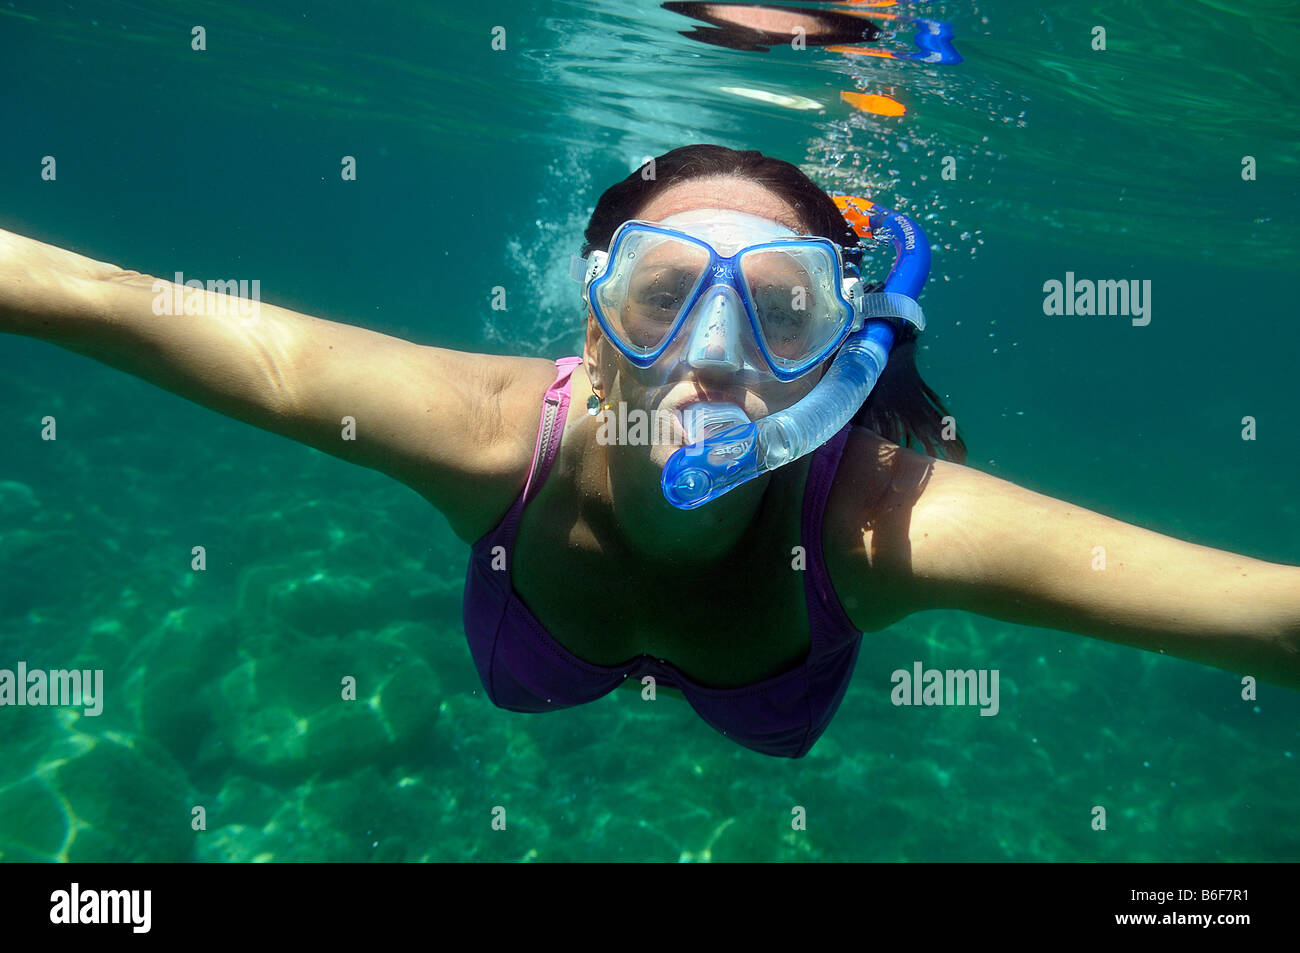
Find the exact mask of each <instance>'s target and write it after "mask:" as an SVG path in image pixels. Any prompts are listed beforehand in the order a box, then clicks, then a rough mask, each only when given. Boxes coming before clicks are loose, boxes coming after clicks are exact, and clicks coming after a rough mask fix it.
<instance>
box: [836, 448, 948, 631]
mask: <svg viewBox="0 0 1300 953" xmlns="http://www.w3.org/2000/svg"><path fill="white" fill-rule="evenodd" d="M938 463H939V461H937V460H936V459H935V458H934V457H930V456H927V455H925V454H923V453H918V452H916V451H915V450H910V449H908V448H906V447H900V446H899V445H898V444H896V443H894V442H893V441H892V440H886V439H885V438H884V437H881V436H880V435H879V434H877V433H876V432H875V431H873V430H869V429H868V428H866V427H859V426H856V425H854V426H853V427H852V428H851V429H850V431H849V436H848V439H847V440H846V442H845V444H844V452H843V454H842V455H841V457H840V463H839V466H838V468H837V469H836V471H835V479H834V481H833V482H832V483H831V489H830V494H829V496H828V497H827V500H826V510H825V513H824V515H823V517H822V548H823V552H824V554H825V559H826V567H827V571H828V572H829V573H830V577H831V583H832V585H834V587H835V591H836V593H837V594H838V595H839V597H840V602H841V603H842V604H843V606H844V609H845V611H846V612H847V613H848V615H849V618H850V619H851V620H852V621H853V624H854V625H855V626H856V627H857V628H858V629H860V630H862V631H864V632H872V631H876V630H878V629H881V628H884V627H885V626H887V625H890V624H892V623H893V622H895V621H897V620H898V619H899V618H900V617H901V615H903V614H905V613H903V612H902V611H901V607H902V602H901V600H899V599H896V598H894V595H895V594H894V593H893V592H892V587H891V586H889V585H885V584H884V573H882V572H881V571H880V570H881V567H880V566H879V565H878V563H879V559H878V557H879V553H878V552H877V551H876V549H877V547H876V545H875V544H876V542H877V536H878V534H880V533H882V531H883V533H885V534H891V533H892V532H893V531H894V530H896V529H897V528H898V525H899V524H902V525H905V524H906V521H907V514H908V512H909V510H910V509H911V507H912V506H913V505H914V504H915V503H916V501H917V500H918V499H919V498H920V496H921V494H922V493H923V492H924V489H925V485H926V483H927V482H928V479H929V474H930V473H931V472H932V471H933V468H934V466H935V465H936V464H938ZM873 580H880V583H881V584H879V585H877V584H873Z"/></svg>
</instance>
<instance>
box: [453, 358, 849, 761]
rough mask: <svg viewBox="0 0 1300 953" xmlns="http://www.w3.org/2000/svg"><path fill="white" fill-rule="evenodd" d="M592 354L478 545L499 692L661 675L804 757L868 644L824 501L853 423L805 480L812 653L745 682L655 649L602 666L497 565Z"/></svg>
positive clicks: (479, 650) (481, 620) (754, 733)
mask: <svg viewBox="0 0 1300 953" xmlns="http://www.w3.org/2000/svg"><path fill="white" fill-rule="evenodd" d="M581 363H582V358H580V357H567V358H561V359H560V360H558V361H556V362H555V364H556V367H557V368H558V369H559V373H558V374H557V376H556V378H555V383H554V384H552V385H551V388H550V389H549V390H548V391H547V392H546V398H545V401H544V403H543V405H542V406H543V412H542V421H541V424H540V425H539V427H538V433H537V449H536V451H535V452H534V455H533V461H534V462H533V470H532V472H530V473H529V474H528V482H527V483H526V484H525V486H524V490H523V492H522V493H520V494H519V496H518V498H517V499H516V500H515V502H514V504H513V505H512V506H511V507H510V509H509V511H508V512H507V513H506V515H505V518H504V519H502V521H501V523H500V525H498V526H497V527H496V529H494V530H492V531H491V532H489V533H488V534H487V535H485V536H484V537H483V538H482V539H480V540H479V541H478V542H477V543H475V544H474V546H473V549H472V551H471V554H470V561H469V572H468V574H467V576H466V579H465V602H464V608H463V616H464V622H465V635H466V637H467V638H468V639H469V648H470V653H471V654H472V655H473V656H474V664H475V666H476V667H477V668H478V673H479V678H480V679H482V681H483V687H484V688H485V689H486V690H487V695H488V698H490V699H491V700H492V702H493V703H494V704H495V705H497V706H498V707H500V708H505V709H508V710H509V711H520V712H542V711H555V710H556V709H560V708H569V707H572V706H574V705H583V704H586V703H587V702H590V701H595V700H596V699H597V698H601V697H602V696H604V695H607V694H609V693H610V692H611V691H613V690H614V689H615V688H617V687H618V686H619V685H621V684H623V681H624V680H625V679H627V678H637V679H639V678H640V677H641V676H644V675H653V676H654V678H655V680H656V682H658V683H659V684H660V685H666V686H669V687H671V688H677V689H680V690H681V692H682V694H683V695H684V696H685V697H686V700H687V701H688V702H690V704H691V707H692V708H694V709H695V712H696V714H698V715H699V716H700V717H701V718H703V719H704V720H705V721H706V722H708V723H709V724H710V725H712V726H713V727H714V728H716V729H717V730H718V731H720V732H722V733H723V734H724V735H726V736H727V737H728V738H730V739H731V740H732V741H736V742H738V743H740V744H742V745H744V746H745V747H746V748H752V749H753V750H754V751H758V752H761V753H762V754H770V755H776V756H778V757H786V758H799V757H802V756H803V755H805V754H807V753H808V750H809V749H810V748H811V747H812V746H813V743H814V742H815V741H816V740H817V739H818V737H820V736H821V733H822V732H823V731H825V730H826V726H827V725H828V724H830V720H831V717H832V716H833V715H834V714H835V710H836V709H837V708H838V707H839V704H840V700H841V699H842V698H843V697H844V691H845V689H846V688H847V687H848V684H849V677H850V676H851V675H852V674H853V666H854V663H855V662H856V661H857V658H858V648H859V647H860V645H861V644H862V633H860V632H859V631H858V630H857V629H855V628H854V627H853V623H852V622H851V621H850V620H849V618H848V616H847V615H846V614H845V612H844V609H843V607H842V606H841V605H840V603H839V599H838V598H837V597H836V595H835V590H834V588H833V587H832V586H831V580H830V576H829V574H828V573H827V571H826V564H825V562H824V561H823V559H822V547H821V525H822V511H823V510H824V509H825V507H826V497H827V495H828V494H829V492H830V486H831V480H832V479H833V478H834V476H835V469H836V467H838V466H839V462H840V455H841V454H842V453H843V451H844V443H845V441H846V440H847V439H848V434H849V427H848V426H845V427H844V429H843V430H841V431H840V432H839V433H837V434H836V435H835V436H834V437H832V438H831V439H830V440H829V441H827V442H826V443H825V444H824V445H823V446H821V447H819V448H818V449H817V450H816V452H815V453H814V455H813V460H812V465H811V467H810V468H809V471H808V482H807V486H806V488H805V490H804V499H803V518H802V543H803V546H804V550H805V552H806V554H807V567H808V568H807V570H805V571H804V592H805V594H806V596H807V605H808V621H809V629H810V632H811V636H812V644H811V647H810V649H809V653H808V657H807V659H806V660H805V661H804V663H803V664H801V665H799V666H798V667H796V668H794V669H791V670H790V671H787V672H783V673H782V674H780V675H777V676H774V677H772V678H769V679H766V680H764V681H761V682H758V683H756V684H754V685H746V686H744V687H741V688H706V687H704V686H703V685H698V684H696V683H695V682H693V681H691V680H690V679H689V678H687V677H686V676H685V675H684V674H683V673H682V672H681V671H679V670H678V669H677V668H676V666H674V665H672V664H671V663H669V662H666V661H661V660H659V659H657V658H655V657H654V656H651V655H638V656H637V657H636V658H633V659H630V660H629V661H627V662H624V663H622V664H621V665H594V664H592V663H591V662H586V661H583V660H582V659H580V658H578V657H577V656H576V655H574V654H573V653H571V652H570V651H569V650H568V649H566V648H565V647H564V646H562V645H560V643H558V642H556V641H555V639H553V638H552V637H551V635H550V633H549V632H547V631H546V628H545V627H544V626H543V625H542V624H541V623H540V622H538V621H537V619H536V618H535V617H534V616H533V614H532V612H530V611H529V609H528V607H527V606H526V605H524V603H523V600H522V599H520V598H519V596H518V595H517V594H516V593H515V591H514V587H513V586H512V585H511V583H510V573H509V572H508V571H500V570H494V569H493V568H492V550H493V548H494V547H496V546H502V547H504V551H505V558H506V560H507V562H506V565H507V566H508V565H509V560H510V559H512V558H513V554H514V544H515V534H516V533H517V532H518V530H519V521H520V518H521V517H522V515H523V511H524V507H525V506H526V505H527V504H528V502H529V501H530V500H532V498H533V497H534V496H536V495H537V492H538V490H539V489H540V488H541V485H542V483H543V482H544V481H545V480H546V476H547V474H548V473H549V472H550V469H551V464H552V462H553V461H554V460H555V456H556V454H557V453H558V452H559V449H560V437H561V434H562V433H563V431H564V421H565V418H566V416H567V413H568V408H569V387H570V378H571V376H572V375H573V372H574V370H575V369H576V368H577V367H578V365H579V364H581Z"/></svg>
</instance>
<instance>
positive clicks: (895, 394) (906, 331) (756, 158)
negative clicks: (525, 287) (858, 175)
mask: <svg viewBox="0 0 1300 953" xmlns="http://www.w3.org/2000/svg"><path fill="white" fill-rule="evenodd" d="M653 163H654V165H653V170H654V174H653V176H649V175H643V174H642V171H643V170H644V169H645V168H646V166H649V165H650V163H646V166H642V168H641V169H638V170H637V171H636V172H633V173H632V174H631V175H629V176H628V177H627V178H626V179H624V180H623V181H622V182H619V183H618V184H617V185H613V186H611V187H610V188H608V189H606V190H605V193H604V194H603V195H601V197H600V201H599V202H597V203H596V209H595V211H594V212H592V214H591V221H590V222H589V223H588V225H587V231H586V233H585V236H584V237H585V238H586V243H585V244H584V245H583V246H582V257H583V258H586V257H587V255H589V254H590V253H591V252H592V251H594V250H597V249H599V250H601V251H607V250H608V249H609V243H610V240H611V239H612V238H613V237H614V231H615V230H616V229H617V228H618V227H619V226H620V225H622V224H623V223H624V222H626V221H628V220H629V219H633V218H636V217H637V216H638V214H640V212H641V210H642V209H643V208H645V207H646V205H648V204H649V203H650V201H651V200H652V199H653V198H654V197H655V196H657V195H658V194H659V193H660V192H663V191H664V190H665V189H667V188H670V187H671V186H673V185H677V184H679V183H682V182H688V181H690V180H692V179H702V178H709V177H713V176H726V177H734V178H739V179H746V180H748V181H750V182H754V183H756V184H757V185H761V186H763V187H764V188H766V189H767V190H768V191H769V192H771V193H773V194H774V195H776V196H777V197H779V198H780V199H782V200H783V201H784V202H785V203H786V204H787V205H789V206H790V207H791V208H792V209H794V211H795V214H797V215H798V216H799V220H800V221H801V222H802V223H803V226H804V228H805V230H806V231H807V233H808V234H809V235H818V236H821V237H823V238H829V239H830V240H831V241H833V242H835V243H836V244H839V245H842V246H844V247H845V248H855V247H857V246H858V245H859V244H860V240H859V238H858V235H857V233H856V232H854V231H853V229H852V228H850V227H849V224H848V223H847V222H846V221H845V220H844V217H843V216H842V215H841V214H840V210H839V209H838V208H836V207H835V203H834V202H832V201H831V198H830V196H828V195H827V194H826V193H825V192H823V191H822V190H821V189H820V188H818V187H817V185H816V184H814V183H813V181H812V180H811V179H809V178H808V176H806V175H804V174H803V173H802V172H800V171H799V169H798V168H797V167H795V166H793V165H791V164H790V163H789V162H784V161H782V160H781V159H774V158H772V157H771V156H765V155H763V154H762V153H761V152H758V151H756V150H752V149H749V150H745V151H736V150H734V149H728V148H726V147H725V146H715V145H693V146H683V147H682V148H680V149H674V150H672V151H671V152H666V153H664V154H663V155H661V156H658V157H656V158H655V159H654V160H653ZM873 290H874V289H873ZM946 416H948V411H947V409H946V408H945V407H944V405H943V401H942V400H940V398H939V395H938V394H936V393H935V392H934V391H932V390H931V389H930V388H929V387H928V386H926V383H925V381H923V380H922V379H921V375H920V373H919V372H918V371H917V369H916V330H915V329H914V328H913V327H912V326H911V325H910V324H909V325H904V327H903V331H902V333H900V334H899V336H898V340H897V342H896V343H895V344H894V349H893V351H892V352H891V354H890V356H889V363H888V364H887V365H885V370H884V373H882V374H881V375H880V380H879V381H878V382H877V383H876V387H875V389H874V390H873V391H872V392H871V396H869V397H868V398H867V401H866V403H864V404H863V405H862V406H861V407H860V408H858V411H857V413H855V414H854V415H853V422H854V423H855V424H858V425H859V426H862V427H866V428H868V429H869V430H874V431H875V432H876V433H878V434H879V435H880V436H882V437H884V438H885V439H886V440H892V441H893V442H894V443H897V444H899V445H900V446H903V447H910V448H913V449H922V448H923V449H924V450H925V452H926V453H928V454H930V455H931V456H935V457H938V456H942V457H944V458H946V459H948V460H953V461H956V462H958V463H961V462H963V461H964V460H965V459H966V444H965V442H964V441H963V440H962V438H961V435H960V434H959V433H955V436H954V438H953V439H951V440H944V439H943V437H942V431H943V418H944V417H946Z"/></svg>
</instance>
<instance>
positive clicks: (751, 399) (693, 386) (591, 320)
mask: <svg viewBox="0 0 1300 953" xmlns="http://www.w3.org/2000/svg"><path fill="white" fill-rule="evenodd" d="M701 209H725V210H732V211H737V212H744V213H747V214H749V215H755V216H759V217H760V218H763V219H766V220H768V221H769V222H770V223H772V224H774V225H779V226H782V227H784V228H786V229H789V230H791V231H794V232H797V233H800V234H802V233H803V232H804V227H803V223H802V222H801V221H800V220H799V218H798V216H797V215H796V214H795V211H794V210H793V209H792V208H790V206H789V205H788V204H786V202H785V201H784V200H782V199H780V198H779V197H777V196H776V195H774V194H773V193H771V192H769V191H768V190H767V189H766V188H764V187H763V186H761V185H758V184H756V183H754V182H750V181H748V180H744V179H733V178H709V179H696V180H692V181H689V182H683V183H680V184H678V185H674V186H671V187H670V188H667V189H665V190H664V191H663V192H661V193H659V195H657V196H656V197H655V198H654V199H653V200H651V201H650V202H649V203H648V204H647V205H645V206H644V207H643V208H642V209H641V210H640V211H639V212H638V214H637V215H636V216H635V217H636V218H638V219H641V220H642V221H649V222H660V221H663V220H664V219H667V218H670V217H672V216H676V215H679V214H680V213H683V212H692V211H697V210H701ZM727 253H728V254H730V253H731V252H730V251H728V252H727ZM587 319H588V320H587V347H586V353H585V355H584V357H585V358H586V361H587V364H588V367H589V368H591V369H594V370H596V371H597V373H598V387H597V389H598V390H599V391H600V392H601V393H602V394H603V395H604V397H605V402H606V403H607V404H608V405H609V406H610V407H611V408H612V411H611V419H613V415H617V414H618V413H619V411H620V405H625V406H626V411H627V414H628V420H629V423H630V422H631V421H632V419H633V418H632V412H633V411H638V412H640V413H641V414H643V415H644V417H643V419H646V420H647V430H646V440H647V441H650V440H653V442H650V443H649V445H648V446H646V445H643V444H642V442H641V441H640V440H639V439H635V438H634V442H635V444H636V447H635V449H636V450H637V451H638V452H639V455H644V454H645V453H646V451H647V450H648V451H649V457H650V461H651V462H652V463H653V465H654V467H655V468H656V469H659V470H662V468H663V466H664V464H665V463H666V462H667V461H668V458H669V457H670V456H671V455H672V453H673V452H674V451H675V450H676V449H677V448H678V447H680V446H684V445H686V444H687V443H688V442H689V441H688V440H687V439H686V436H685V433H684V432H683V430H682V428H681V411H682V410H683V409H684V408H686V407H688V406H689V405H690V404H692V403H695V402H697V401H723V402H727V403H733V404H737V405H739V406H740V407H742V408H743V409H744V411H745V413H746V415H748V417H749V418H750V420H757V419H759V418H760V417H766V416H768V415H769V414H772V413H775V412H776V411H778V410H783V409H785V408H786V407H789V406H791V405H792V404H794V403H795V402H796V401H798V400H799V399H800V398H802V397H803V396H804V395H806V394H807V393H808V392H809V391H810V390H812V388H813V386H814V385H815V384H816V382H817V381H818V380H819V379H820V377H821V374H820V373H818V371H817V370H815V369H814V370H813V371H812V372H810V373H808V374H806V375H804V376H803V377H801V378H799V379H798V380H795V381H791V382H789V383H783V382H781V381H777V380H774V379H767V380H762V381H755V380H754V378H753V375H746V376H745V377H744V379H742V377H741V375H739V374H735V373H730V372H724V371H719V370H714V369H711V368H699V367H691V366H689V365H688V364H686V363H685V362H678V363H676V364H675V365H673V366H674V367H675V368H676V371H675V372H674V373H672V374H671V375H670V376H669V378H668V379H667V380H666V381H665V380H664V378H663V371H662V369H661V367H660V366H659V362H656V365H655V366H653V367H651V368H648V369H645V370H643V369H641V368H638V367H636V366H635V365H634V364H632V363H631V362H630V361H628V360H627V359H626V358H625V357H624V356H623V354H622V352H620V351H619V350H618V348H616V347H614V345H613V344H611V343H610V342H609V341H608V340H606V339H605V337H604V335H603V333H602V331H601V329H600V325H599V324H598V323H597V322H596V319H595V315H593V314H592V313H591V312H590V310H589V311H588V315H587ZM741 334H742V335H743V336H746V337H749V336H752V332H751V331H749V329H748V328H742V329H741ZM677 343H680V342H675V344H674V346H670V348H669V351H668V352H667V353H666V354H665V355H664V357H663V358H661V361H664V360H668V359H669V358H670V357H671V356H672V355H673V353H674V352H675V351H677V346H676V344H677ZM652 420H653V421H657V425H656V426H654V427H650V426H649V423H648V422H649V421H652ZM627 432H628V433H631V427H630V426H629V427H628V431H627ZM626 435H627V434H624V436H626ZM617 442H620V443H621V442H622V441H621V440H619V441H617Z"/></svg>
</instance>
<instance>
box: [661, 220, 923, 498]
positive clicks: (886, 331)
mask: <svg viewBox="0 0 1300 953" xmlns="http://www.w3.org/2000/svg"><path fill="white" fill-rule="evenodd" d="M835 202H836V204H837V205H839V206H840V208H841V211H842V212H843V213H844V217H845V219H846V220H847V221H848V222H849V224H850V225H852V226H853V227H854V230H855V231H857V232H858V234H859V235H863V236H864V237H867V238H870V237H873V232H879V233H880V235H881V236H882V237H884V236H887V237H888V238H889V239H890V241H891V242H892V243H893V246H894V251H895V254H896V257H895V259H894V265H893V267H892V268H891V269H890V270H889V276H888V277H887V278H886V279H885V287H884V290H883V291H881V292H878V293H874V294H863V293H862V292H861V290H860V289H859V288H858V287H854V288H853V290H852V292H851V295H852V297H853V299H854V300H853V304H854V307H855V308H857V309H859V312H860V313H861V314H862V316H863V319H864V324H863V325H862V327H861V328H860V329H859V330H857V331H854V332H853V333H852V334H850V335H849V336H848V337H847V338H845V340H844V343H843V344H842V345H841V346H840V349H839V352H838V353H837V354H836V355H835V360H834V361H833V362H832V363H831V366H830V368H829V369H828V370H827V371H826V374H825V376H824V377H822V379H821V380H820V381H818V382H817V386H816V387H814V388H813V389H812V391H811V392H810V393H809V394H808V395H807V396H805V397H804V398H803V399H802V400H800V401H798V402H797V403H795V404H794V405H793V406H791V407H788V408H786V409H785V410H782V411H778V412H777V413H775V414H772V415H770V416H768V417H763V418H762V419H760V420H758V421H751V422H748V423H743V424H740V425H738V426H731V427H726V428H725V429H723V428H721V427H717V428H708V427H706V428H705V432H704V434H703V435H702V436H703V439H697V441H696V442H695V443H692V444H691V445H690V446H687V447H682V448H681V449H679V450H677V451H675V452H674V453H673V455H672V456H671V457H669V458H668V462H667V463H666V464H665V465H664V470H663V476H662V478H661V480H660V483H661V485H662V487H663V491H664V498H665V499H667V500H668V502H669V503H671V504H672V505H673V506H675V507H677V508H678V509H681V510H693V509H695V508H696V507H700V506H703V505H704V504H705V503H707V502H709V501H710V500H715V499H717V498H718V497H720V496H722V494H724V493H726V492H728V491H729V490H732V489H734V488H735V487H737V486H739V485H740V484H742V483H745V482H748V481H749V480H752V479H754V478H755V477H757V476H761V475H762V474H764V473H766V472H768V471H769V470H775V469H776V468H777V467H783V466H785V465H786V464H787V463H792V462H793V461H795V460H798V459H799V458H800V457H802V456H803V455H804V454H806V453H810V452H811V451H813V450H816V449H817V448H818V447H820V446H821V445H822V444H824V443H825V442H826V441H827V440H829V439H830V438H831V437H833V436H834V435H835V434H836V433H837V432H838V431H839V430H840V429H841V428H842V427H843V426H844V425H845V424H846V423H848V422H849V420H850V419H851V418H852V417H853V415H854V414H855V413H857V411H858V408H860V407H861V406H862V404H863V402H864V401H866V399H867V397H868V395H869V394H870V393H871V389H872V388H873V387H875V386H876V381H878V380H879V379H880V374H881V372H882V371H884V369H885V364H886V363H888V361H889V352H890V351H891V350H892V349H893V347H894V340H895V338H896V336H897V332H898V329H901V327H902V322H903V321H906V322H909V323H911V324H913V325H915V326H916V327H917V329H918V330H924V328H925V317H924V315H923V314H922V312H921V308H920V305H918V304H917V303H916V299H917V297H918V296H919V295H920V293H921V288H922V287H923V286H924V285H925V282H926V279H927V278H928V277H929V276H930V243H929V241H928V240H927V239H926V237H925V233H924V232H923V231H921V227H920V226H919V225H917V224H916V222H914V221H912V219H910V218H908V217H907V216H906V215H902V214H899V213H897V212H892V211H890V210H889V209H886V208H882V207H880V206H879V205H874V204H873V203H871V202H868V201H866V200H865V199H861V198H857V197H841V198H838V199H836V200H835ZM742 413H743V412H742ZM728 422H729V423H730V422H731V421H728ZM710 429H712V430H713V432H712V433H710V432H709V430H710Z"/></svg>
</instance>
